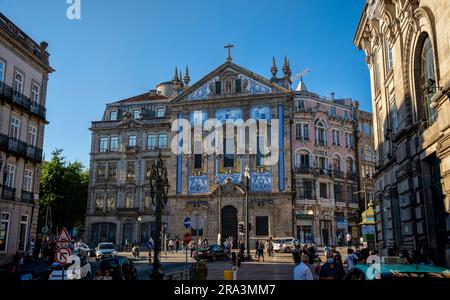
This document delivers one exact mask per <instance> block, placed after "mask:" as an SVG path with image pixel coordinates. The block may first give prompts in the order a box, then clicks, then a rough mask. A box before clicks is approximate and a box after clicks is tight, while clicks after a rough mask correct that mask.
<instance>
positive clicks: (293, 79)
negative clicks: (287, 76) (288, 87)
mask: <svg viewBox="0 0 450 300" xmlns="http://www.w3.org/2000/svg"><path fill="white" fill-rule="evenodd" d="M309 72H310V70H309V68H306V69H305V70H303V71H301V72H300V73H298V74H297V75H295V76H294V77H291V82H292V83H294V82H295V81H297V80H299V79H300V82H299V83H298V86H297V89H296V91H301V90H303V89H304V88H303V87H302V86H305V85H304V83H303V76H305V75H306V74H308V73H309ZM305 87H306V86H305Z"/></svg>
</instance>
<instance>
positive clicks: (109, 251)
mask: <svg viewBox="0 0 450 300" xmlns="http://www.w3.org/2000/svg"><path fill="white" fill-rule="evenodd" d="M116 255H117V251H116V247H114V244H113V243H100V244H98V246H97V248H96V250H95V260H97V261H98V260H100V259H104V258H108V257H114V256H116Z"/></svg>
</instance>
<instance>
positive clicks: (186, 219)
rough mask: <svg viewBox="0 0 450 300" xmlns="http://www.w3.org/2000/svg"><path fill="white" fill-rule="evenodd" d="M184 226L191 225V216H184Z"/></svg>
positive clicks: (188, 226)
mask: <svg viewBox="0 0 450 300" xmlns="http://www.w3.org/2000/svg"><path fill="white" fill-rule="evenodd" d="M183 223H184V228H186V229H189V228H190V227H191V218H189V217H186V218H184V222H183Z"/></svg>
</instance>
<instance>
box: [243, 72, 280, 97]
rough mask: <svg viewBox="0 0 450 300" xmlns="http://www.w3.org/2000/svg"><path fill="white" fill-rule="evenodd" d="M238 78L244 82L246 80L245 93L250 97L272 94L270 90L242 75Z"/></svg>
mask: <svg viewBox="0 0 450 300" xmlns="http://www.w3.org/2000/svg"><path fill="white" fill-rule="evenodd" d="M240 77H241V78H242V79H244V80H247V82H248V84H247V85H246V92H247V93H249V94H250V95H255V94H269V93H271V92H272V88H270V87H268V86H266V85H264V84H262V83H261V82H258V81H256V80H253V79H251V78H248V77H247V76H244V75H241V76H240Z"/></svg>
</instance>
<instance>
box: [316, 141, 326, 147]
mask: <svg viewBox="0 0 450 300" xmlns="http://www.w3.org/2000/svg"><path fill="white" fill-rule="evenodd" d="M316 146H323V147H325V146H326V142H325V140H316Z"/></svg>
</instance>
